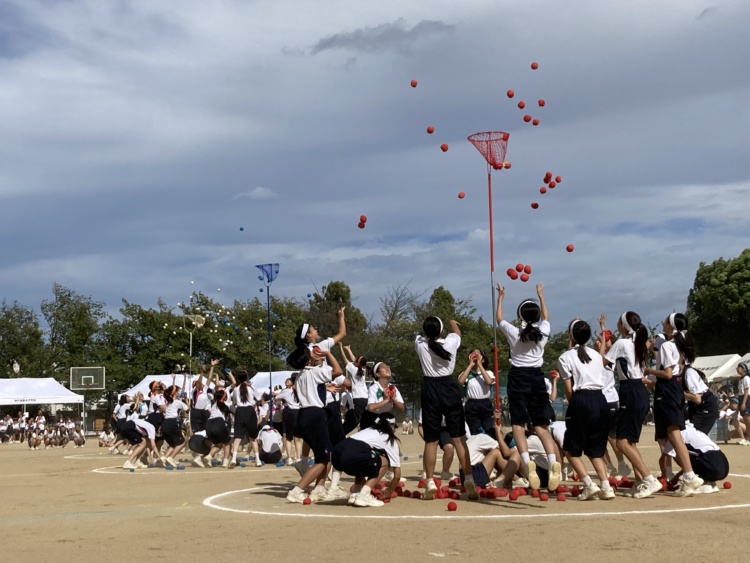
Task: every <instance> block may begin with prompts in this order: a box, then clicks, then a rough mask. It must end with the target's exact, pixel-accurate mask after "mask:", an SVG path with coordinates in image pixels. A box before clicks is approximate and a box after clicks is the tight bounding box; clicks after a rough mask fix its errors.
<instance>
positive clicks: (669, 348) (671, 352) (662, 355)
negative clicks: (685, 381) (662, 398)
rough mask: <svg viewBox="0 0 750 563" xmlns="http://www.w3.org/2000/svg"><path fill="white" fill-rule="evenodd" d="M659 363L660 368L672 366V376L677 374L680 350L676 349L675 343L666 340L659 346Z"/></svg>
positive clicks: (678, 371)
mask: <svg viewBox="0 0 750 563" xmlns="http://www.w3.org/2000/svg"><path fill="white" fill-rule="evenodd" d="M659 363H660V364H661V369H667V368H669V367H671V368H672V376H673V377H674V376H675V375H679V373H680V351H679V350H678V349H677V344H675V343H674V342H672V341H671V340H667V341H666V342H665V343H664V344H662V345H661V348H659Z"/></svg>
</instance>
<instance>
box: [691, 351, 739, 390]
mask: <svg viewBox="0 0 750 563" xmlns="http://www.w3.org/2000/svg"><path fill="white" fill-rule="evenodd" d="M739 361H740V356H739V354H725V355H723V356H702V357H700V358H695V361H694V362H693V367H694V368H696V369H699V370H701V371H702V372H703V373H705V374H706V380H707V381H708V382H709V383H716V382H717V381H723V380H725V379H730V378H731V377H736V375H737V372H736V367H737V362H739Z"/></svg>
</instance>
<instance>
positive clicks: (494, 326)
mask: <svg viewBox="0 0 750 563" xmlns="http://www.w3.org/2000/svg"><path fill="white" fill-rule="evenodd" d="M487 196H488V199H489V210H490V292H491V294H492V356H493V359H494V362H495V365H494V369H495V410H498V411H499V410H500V370H499V366H498V357H497V315H496V311H497V305H496V302H495V235H494V231H493V227H492V166H490V164H489V162H488V163H487Z"/></svg>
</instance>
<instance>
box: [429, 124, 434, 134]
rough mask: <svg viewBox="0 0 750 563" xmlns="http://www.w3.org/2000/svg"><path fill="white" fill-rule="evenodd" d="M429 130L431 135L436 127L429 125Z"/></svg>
mask: <svg viewBox="0 0 750 563" xmlns="http://www.w3.org/2000/svg"><path fill="white" fill-rule="evenodd" d="M427 132H428V133H429V134H430V135H432V134H433V133H434V132H435V128H434V127H433V126H432V125H430V126H429V127H427Z"/></svg>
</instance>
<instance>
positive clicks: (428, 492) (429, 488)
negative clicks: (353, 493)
mask: <svg viewBox="0 0 750 563" xmlns="http://www.w3.org/2000/svg"><path fill="white" fill-rule="evenodd" d="M437 490H438V488H437V485H436V484H435V481H434V480H432V479H430V480H429V481H427V483H426V484H425V491H424V498H425V500H432V499H434V498H435V493H437ZM466 490H467V491H468V490H469V489H468V487H467V488H466ZM362 506H368V505H364V504H363V505H362ZM375 506H379V505H375Z"/></svg>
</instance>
